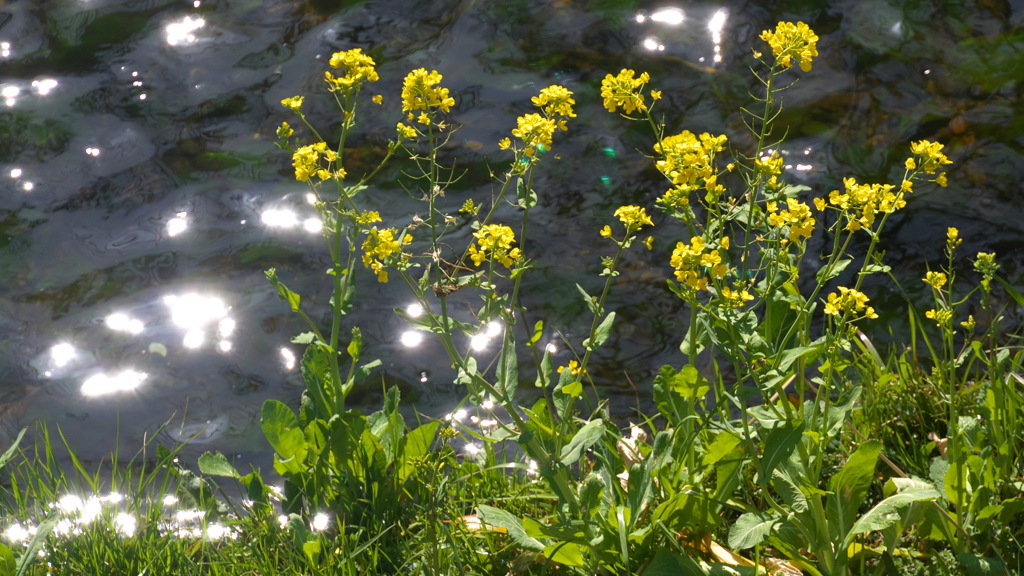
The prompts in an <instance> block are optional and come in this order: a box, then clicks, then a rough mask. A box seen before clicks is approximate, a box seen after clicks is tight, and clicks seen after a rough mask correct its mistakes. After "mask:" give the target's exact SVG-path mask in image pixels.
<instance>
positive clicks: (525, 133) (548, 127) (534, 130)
mask: <svg viewBox="0 0 1024 576" xmlns="http://www.w3.org/2000/svg"><path fill="white" fill-rule="evenodd" d="M518 124H519V127H518V128H515V129H514V130H512V135H513V136H515V137H517V138H520V139H522V141H523V153H524V154H526V155H527V156H533V155H534V154H536V152H537V147H538V146H550V145H551V137H552V135H553V134H554V133H555V128H556V124H555V121H554V120H552V119H551V118H545V117H543V116H541V115H540V114H526V115H525V116H520V117H519V118H518Z"/></svg>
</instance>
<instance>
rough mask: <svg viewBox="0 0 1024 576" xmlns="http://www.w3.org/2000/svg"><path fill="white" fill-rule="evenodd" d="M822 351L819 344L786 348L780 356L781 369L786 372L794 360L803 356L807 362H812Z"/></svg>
mask: <svg viewBox="0 0 1024 576" xmlns="http://www.w3.org/2000/svg"><path fill="white" fill-rule="evenodd" d="M820 353H821V348H820V347H818V346H801V347H799V348H790V349H789V350H785V351H783V352H782V354H781V355H780V356H779V368H778V369H779V371H781V372H785V371H786V370H788V369H789V367H790V366H792V365H793V363H794V362H796V361H797V360H799V359H801V358H805V359H806V360H807V363H808V364H810V363H812V362H814V360H815V359H816V358H817V357H818V355H819V354H820Z"/></svg>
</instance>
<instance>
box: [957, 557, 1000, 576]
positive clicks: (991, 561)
mask: <svg viewBox="0 0 1024 576" xmlns="http://www.w3.org/2000/svg"><path fill="white" fill-rule="evenodd" d="M956 559H957V561H959V562H960V565H961V566H963V567H964V568H965V569H966V570H967V574H969V575H970V576H997V575H998V576H1002V575H1003V574H1006V573H1007V572H1006V564H1004V563H1003V561H1002V560H1000V559H999V558H989V557H987V556H975V555H974V554H969V553H967V552H961V553H960V554H957V555H956Z"/></svg>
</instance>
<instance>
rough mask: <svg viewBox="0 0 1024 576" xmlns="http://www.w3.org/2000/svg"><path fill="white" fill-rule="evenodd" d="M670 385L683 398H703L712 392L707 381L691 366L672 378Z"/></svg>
mask: <svg viewBox="0 0 1024 576" xmlns="http://www.w3.org/2000/svg"><path fill="white" fill-rule="evenodd" d="M669 384H670V385H671V386H672V390H674V391H675V392H676V393H677V394H679V395H680V396H682V397H683V398H703V397H704V396H705V395H706V394H707V393H708V391H709V390H711V387H710V386H709V385H708V381H707V379H706V378H704V377H703V376H701V375H700V372H698V371H697V369H696V368H694V367H693V366H690V365H689V364H687V365H686V366H683V369H682V370H680V371H679V372H678V373H676V374H675V375H674V376H672V377H671V380H670V381H669Z"/></svg>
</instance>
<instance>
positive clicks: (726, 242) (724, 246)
mask: <svg viewBox="0 0 1024 576" xmlns="http://www.w3.org/2000/svg"><path fill="white" fill-rule="evenodd" d="M718 244H719V245H720V246H721V247H722V250H728V249H729V237H728V236H722V240H721V242H719V243H718Z"/></svg>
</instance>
